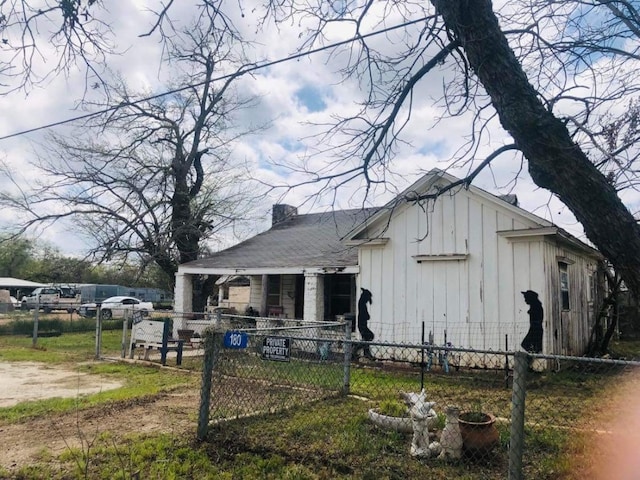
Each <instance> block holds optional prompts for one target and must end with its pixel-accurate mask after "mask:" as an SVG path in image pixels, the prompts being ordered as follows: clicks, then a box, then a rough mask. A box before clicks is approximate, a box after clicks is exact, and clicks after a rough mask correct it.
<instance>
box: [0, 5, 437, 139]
mask: <svg viewBox="0 0 640 480" xmlns="http://www.w3.org/2000/svg"><path fill="white" fill-rule="evenodd" d="M427 19H428V17H423V18H419V19H417V20H411V21H410V22H404V23H401V24H398V25H394V26H392V27H387V28H384V29H382V30H377V31H375V32H370V33H367V34H364V35H358V36H357V37H353V38H350V39H347V40H341V41H339V42H336V43H332V44H330V45H325V46H322V47H318V48H315V49H313V50H309V51H307V52H299V53H296V54H293V55H290V56H288V57H283V58H280V59H277V60H272V61H270V62H265V63H262V64H260V65H251V66H247V67H246V68H241V69H240V70H239V71H237V72H235V73H230V74H227V75H222V76H220V77H217V78H213V79H211V80H205V81H202V82H199V83H192V84H189V85H185V86H184V87H180V88H175V89H173V90H167V91H165V92H162V93H158V94H156V95H151V96H149V97H144V98H141V99H139V100H135V101H133V102H121V103H119V104H118V105H114V106H112V107H108V108H104V109H102V110H98V111H97V112H91V113H87V114H85V115H78V116H76V117H72V118H67V119H65V120H60V121H57V122H53V123H48V124H45V125H40V126H38V127H33V128H29V129H27V130H21V131H19V132H14V133H10V134H9V135H5V136H2V137H0V141H2V140H7V139H9V138H13V137H19V136H22V135H26V134H29V133H33V132H37V131H40V130H46V129H49V128H53V127H58V126H60V125H65V124H67V123H72V122H77V121H78V120H85V119H87V118H91V117H97V116H99V115H102V114H105V113H109V112H112V111H114V110H117V109H119V108H123V107H127V106H130V105H136V104H138V103H143V102H148V101H150V100H155V99H156V98H161V97H165V96H167V95H173V94H175V93H179V92H182V91H185V90H189V89H190V88H194V87H200V86H202V85H205V84H206V83H211V82H218V81H220V80H228V79H230V78H232V77H241V76H243V75H245V74H247V73H251V72H255V71H257V70H261V69H263V68H268V67H272V66H274V65H278V64H280V63H285V62H290V61H292V60H297V59H298V58H302V57H305V56H310V55H313V54H316V53H320V52H322V51H324V50H329V49H332V48H336V47H340V46H342V45H347V44H349V43H352V42H355V41H357V40H364V39H367V38H369V37H374V36H376V35H381V34H383V33H388V32H391V31H393V30H397V29H399V28H404V27H408V26H409V25H413V24H416V23H420V22H424V21H425V20H427Z"/></svg>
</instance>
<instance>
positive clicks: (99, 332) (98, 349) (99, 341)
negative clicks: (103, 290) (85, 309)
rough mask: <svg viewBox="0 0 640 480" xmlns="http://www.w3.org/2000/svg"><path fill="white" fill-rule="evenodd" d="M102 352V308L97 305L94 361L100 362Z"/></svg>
mask: <svg viewBox="0 0 640 480" xmlns="http://www.w3.org/2000/svg"><path fill="white" fill-rule="evenodd" d="M101 350H102V308H101V307H100V305H98V307H97V309H96V357H95V358H96V360H100V352H101Z"/></svg>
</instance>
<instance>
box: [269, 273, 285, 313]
mask: <svg viewBox="0 0 640 480" xmlns="http://www.w3.org/2000/svg"><path fill="white" fill-rule="evenodd" d="M281 278H282V277H281V276H280V275H269V276H268V277H267V307H277V306H279V305H282V303H281V300H280V289H281V281H280V279H281Z"/></svg>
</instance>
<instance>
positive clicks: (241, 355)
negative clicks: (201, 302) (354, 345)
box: [199, 318, 349, 438]
mask: <svg viewBox="0 0 640 480" xmlns="http://www.w3.org/2000/svg"><path fill="white" fill-rule="evenodd" d="M247 321H249V322H255V320H254V319H248V320H247ZM242 323H244V322H243V321H242V319H239V318H236V319H234V325H233V326H232V325H228V327H231V328H233V329H231V330H222V329H218V331H215V332H211V333H210V334H208V335H205V337H204V342H205V360H204V369H203V399H202V405H201V410H200V418H199V432H201V433H200V434H199V436H200V437H201V438H203V437H204V436H205V435H206V430H207V426H208V424H209V423H210V422H213V423H217V422H220V421H223V420H229V419H236V418H241V417H244V416H249V415H258V414H264V413H274V412H278V411H282V410H286V409H288V408H291V407H293V406H296V405H301V404H306V403H311V402H316V401H318V400H322V399H326V398H328V397H335V396H338V395H340V394H341V393H343V392H344V389H345V384H346V385H347V386H348V368H349V362H346V368H347V371H345V353H348V352H345V345H347V344H346V343H345V341H344V335H345V326H344V324H340V323H336V322H302V321H294V320H287V319H262V320H258V323H259V325H258V326H257V327H254V328H245V329H241V328H238V327H242ZM345 378H346V380H345ZM206 396H209V400H208V401H207V399H206V398H204V397H206Z"/></svg>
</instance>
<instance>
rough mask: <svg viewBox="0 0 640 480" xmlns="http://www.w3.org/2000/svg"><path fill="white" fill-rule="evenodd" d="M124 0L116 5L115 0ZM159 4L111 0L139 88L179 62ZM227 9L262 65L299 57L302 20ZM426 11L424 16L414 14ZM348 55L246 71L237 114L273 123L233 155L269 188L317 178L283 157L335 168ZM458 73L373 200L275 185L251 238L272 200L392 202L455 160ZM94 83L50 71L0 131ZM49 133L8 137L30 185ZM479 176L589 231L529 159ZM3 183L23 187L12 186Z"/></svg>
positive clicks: (66, 230) (501, 139) (352, 89)
mask: <svg viewBox="0 0 640 480" xmlns="http://www.w3.org/2000/svg"><path fill="white" fill-rule="evenodd" d="M116 3H117V6H116V5H114V4H116ZM150 3H153V2H142V1H129V2H109V4H110V5H109V8H110V9H111V11H109V15H108V16H107V17H105V18H107V19H108V20H109V22H111V23H112V26H113V30H114V37H113V39H114V42H116V43H117V48H118V49H119V50H120V51H121V52H122V54H121V55H118V56H113V57H109V58H108V59H107V63H108V65H109V68H110V69H111V70H112V71H117V72H120V73H121V75H122V76H123V77H124V78H125V79H126V80H127V82H128V83H129V84H130V85H131V86H132V87H135V88H147V89H151V90H152V91H154V92H158V93H159V92H162V91H164V89H165V88H166V79H167V78H168V77H169V76H170V73H171V67H169V66H166V65H165V66H162V67H159V64H160V59H161V54H162V51H161V44H160V42H159V41H158V38H157V37H156V36H150V37H140V36H139V35H140V34H142V33H144V32H146V31H148V30H149V28H150V25H152V24H153V22H154V21H155V16H154V15H153V14H152V13H151V12H149V11H148V10H147V9H146V8H147V6H148V4H150ZM241 6H242V7H244V8H241ZM225 8H227V14H228V15H229V17H231V18H232V19H233V21H234V22H235V25H236V27H237V28H238V30H240V31H241V33H242V34H243V35H244V36H245V38H247V39H251V40H252V41H253V42H254V43H253V45H252V47H251V48H250V49H248V50H247V51H246V54H247V56H248V57H249V58H250V59H251V60H252V61H254V62H256V63H260V64H262V63H266V62H269V61H275V60H278V59H284V58H287V57H289V56H291V55H292V54H294V53H296V49H297V47H298V46H299V45H300V38H301V36H300V35H301V33H302V32H303V31H304V27H305V24H304V22H302V23H293V22H289V23H284V24H281V25H280V26H279V27H275V26H274V25H273V24H271V23H267V24H262V25H261V24H260V19H261V17H262V15H263V11H262V10H260V9H253V8H250V7H249V6H247V4H242V3H234V2H229V3H227V4H226V5H225ZM193 12H194V8H193V4H192V2H180V5H176V6H174V7H173V10H172V15H174V19H175V21H176V23H177V24H179V23H180V22H186V20H187V19H188V18H189V16H190V15H191V14H192V13H193ZM373 13H374V15H372V18H378V19H380V18H382V16H383V15H385V14H386V13H385V12H379V13H378V14H375V12H373ZM418 15H419V13H416V17H415V18H418ZM399 23H402V19H401V18H400V17H398V18H394V17H393V16H387V17H385V18H384V22H382V23H380V22H379V21H377V22H373V21H372V22H371V25H365V26H363V29H364V30H365V31H376V30H380V29H382V28H384V27H388V26H391V25H394V24H399ZM43 33H44V31H43ZM353 33H354V32H353V29H352V27H350V26H348V25H344V24H337V25H336V26H335V27H331V28H329V29H328V30H327V35H326V38H325V43H327V44H328V43H333V42H338V41H341V40H344V39H348V38H350V37H351V36H352V35H353ZM406 34H407V30H406V29H405V30H403V31H392V32H389V33H387V34H385V35H379V36H376V37H373V38H371V39H370V40H369V41H370V42H371V44H372V45H375V46H377V47H379V48H380V49H384V48H386V47H387V46H388V45H393V44H394V43H395V42H397V41H400V40H402V38H403V35H406ZM41 51H42V54H43V57H44V60H46V61H44V62H40V61H37V63H38V65H37V67H38V68H39V69H40V70H39V71H45V70H47V69H49V68H50V67H51V65H52V62H53V61H54V60H53V59H54V58H55V57H56V52H55V49H53V48H52V47H50V46H49V45H48V44H46V43H43V44H42V45H41ZM349 52H350V50H349V49H348V48H347V47H340V48H337V49H331V50H327V51H324V52H319V53H315V54H312V55H309V56H304V57H301V58H298V59H295V60H292V61H287V62H282V63H278V64H277V65H273V66H270V67H268V68H263V69H260V70H256V71H254V72H253V73H252V74H251V75H246V76H244V77H243V78H242V79H240V80H239V81H238V84H237V89H238V91H240V92H242V94H243V95H245V96H247V97H254V98H255V99H256V102H255V106H254V107H252V108H251V109H250V110H246V111H244V112H242V113H241V114H240V115H238V116H237V117H236V118H235V121H236V122H237V123H238V124H239V125H240V126H246V125H259V124H262V123H269V125H270V126H269V128H267V129H265V130H262V131H260V132H259V133H257V134H255V135H250V136H246V137H242V138H241V139H239V140H238V141H237V142H235V143H234V145H233V151H232V156H233V157H234V158H235V159H237V160H238V161H243V162H248V163H249V164H250V165H251V166H252V167H251V170H252V172H253V173H254V175H255V177H257V178H260V179H261V180H262V181H264V182H265V183H267V184H271V185H284V184H295V183H299V182H301V181H304V180H306V179H307V177H305V176H304V175H302V174H301V173H294V172H291V171H290V170H288V169H286V168H284V167H283V166H282V165H285V164H288V165H301V164H302V163H303V161H307V162H309V166H310V168H312V169H316V170H320V169H322V170H323V171H331V168H332V167H331V165H333V163H331V162H334V161H335V159H333V158H331V157H330V156H329V154H328V153H327V154H326V155H322V154H321V155H315V156H311V154H312V153H314V152H317V151H318V149H319V148H321V147H322V146H323V145H324V144H323V143H321V144H320V145H318V144H317V140H315V139H314V138H310V137H312V136H313V135H314V134H317V133H320V132H321V131H322V129H321V128H320V127H319V126H318V125H320V124H329V123H331V122H333V121H334V119H335V118H336V117H337V116H349V115H350V114H353V113H354V112H356V111H357V109H358V103H359V102H361V101H362V100H363V98H364V97H363V96H364V94H365V90H366V85H363V83H361V82H359V81H358V79H357V78H355V77H352V78H348V79H344V77H343V76H342V75H341V73H340V69H342V68H344V67H345V66H346V65H347V63H346V62H347V61H348V58H349ZM450 78H451V72H450V71H448V70H447V67H446V65H445V66H443V67H442V68H440V69H439V70H437V71H435V72H434V73H432V74H431V75H429V77H428V78H427V80H426V81H424V82H422V83H421V84H420V85H419V87H418V88H417V89H416V92H415V94H414V103H413V108H412V111H411V119H410V122H408V123H407V125H406V127H405V129H404V131H403V132H402V137H401V138H402V140H403V143H402V144H400V145H399V146H398V149H397V153H396V156H395V158H394V160H393V163H392V164H391V165H390V170H391V172H392V174H390V175H389V176H388V177H387V178H388V182H387V183H386V184H385V185H382V186H380V187H378V188H376V189H375V190H373V191H372V192H370V194H369V196H368V197H367V198H366V199H365V198H364V192H365V189H364V188H362V187H363V183H362V181H361V180H360V181H358V180H356V181H354V182H352V183H351V184H349V185H345V186H343V187H341V188H340V189H339V190H338V191H337V192H336V194H335V196H334V194H333V193H334V192H331V194H327V195H324V196H320V197H318V196H315V194H316V193H317V192H318V189H319V186H318V185H317V184H308V185H305V186H303V187H300V188H297V189H294V190H292V191H288V192H285V191H284V190H276V191H274V192H272V194H271V195H270V196H269V197H268V198H267V199H265V200H264V201H262V203H261V205H260V206H259V208H258V210H259V212H261V213H262V220H260V219H259V217H260V216H261V215H258V220H256V221H255V222H253V223H252V225H251V227H250V228H248V229H244V230H243V231H242V235H247V234H249V233H255V232H256V231H261V230H264V229H266V228H268V222H269V220H268V217H267V215H266V212H267V211H268V210H269V208H270V205H271V203H275V202H284V203H288V204H291V205H297V206H301V211H302V212H307V211H310V210H311V211H319V210H326V209H328V208H332V206H333V207H335V208H356V207H359V206H362V205H363V203H366V204H368V205H382V204H384V203H385V202H386V201H388V200H389V199H390V198H392V196H393V195H394V194H396V193H397V192H399V191H401V190H403V189H404V188H406V187H407V186H408V185H410V184H411V183H412V182H413V181H415V180H416V179H417V178H418V177H419V176H420V175H422V174H423V173H424V172H426V171H428V170H430V169H432V168H435V167H437V168H441V169H446V168H448V167H449V165H450V164H451V159H452V158H455V156H456V154H457V152H458V151H459V149H460V147H461V146H462V145H464V144H465V142H466V140H467V138H468V135H469V133H470V128H469V125H470V123H469V122H470V119H469V118H468V117H464V116H463V117H456V118H449V119H445V120H443V121H440V122H435V121H434V119H435V118H437V117H438V116H439V115H441V114H442V110H441V109H438V108H437V107H436V104H437V101H438V99H440V98H441V96H442V88H443V85H444V84H446V83H447V81H448V80H449V79H450ZM84 89H85V72H84V70H83V69H82V67H81V66H79V67H77V68H72V69H71V70H70V71H68V72H66V74H65V73H63V74H59V75H57V76H52V77H51V78H50V79H49V80H47V81H44V82H43V83H42V84H41V85H38V86H34V87H30V88H29V89H28V91H26V92H25V91H24V90H20V91H16V92H12V93H11V94H9V95H5V96H2V97H0V111H2V112H3V114H2V115H0V137H5V136H9V135H12V134H15V133H18V132H22V131H26V130H30V129H34V128H37V127H41V126H45V125H47V124H50V123H55V122H60V121H63V120H66V119H70V118H73V117H75V116H77V115H78V114H80V113H82V112H80V111H79V110H78V109H77V107H78V102H79V101H80V99H81V97H82V95H83V93H84ZM90 93H91V92H90ZM59 128H64V127H59ZM47 131H48V129H44V130H38V131H36V132H33V133H28V134H21V135H18V136H14V137H11V138H6V139H3V140H0V158H2V159H3V160H4V161H5V162H6V163H7V164H8V165H9V166H10V168H11V170H12V172H13V173H14V175H15V176H16V179H18V181H19V182H20V184H21V186H22V188H23V189H25V190H27V189H28V187H29V185H30V184H31V183H32V182H33V181H34V180H35V179H34V175H37V172H35V171H33V169H31V168H29V161H30V159H33V158H34V152H35V151H37V149H38V144H39V143H41V142H43V141H45V138H46V137H45V134H46V132H47ZM490 132H491V133H490V135H487V136H486V141H485V142H484V143H483V144H481V145H480V147H479V149H478V151H477V153H476V160H477V161H478V162H479V161H481V160H482V159H483V158H484V157H485V156H486V155H488V154H490V153H491V152H492V151H493V150H495V149H496V148H498V147H500V146H502V145H504V144H506V143H510V139H509V137H508V136H507V135H505V134H504V132H503V131H502V130H501V129H500V128H499V126H498V125H497V123H495V122H494V123H493V124H492V128H491V130H490ZM333 168H338V167H333ZM468 171H469V166H468V165H467V166H461V167H460V168H453V169H451V170H449V172H450V173H452V174H454V175H458V176H464V175H465V174H466V173H468ZM516 178H517V180H515V179H516ZM475 184H476V185H477V186H479V187H481V188H484V189H486V190H488V191H489V192H491V193H495V194H504V193H515V194H517V196H518V198H519V201H520V206H521V207H523V208H525V209H527V210H529V211H532V212H534V213H536V214H538V215H540V216H542V217H544V218H547V219H550V220H552V221H554V222H555V223H557V224H558V225H560V226H562V227H563V228H566V229H567V230H569V231H570V232H572V233H574V234H576V235H578V236H581V228H580V227H579V225H577V224H576V222H575V220H574V218H573V216H572V215H571V213H570V212H569V211H568V210H567V209H566V208H565V207H563V206H562V205H561V204H560V203H559V202H558V201H556V200H554V199H553V198H552V197H551V196H550V194H549V193H548V192H546V191H543V190H540V189H538V188H537V187H535V185H533V183H532V182H531V180H530V178H529V177H528V175H527V173H526V163H524V164H522V163H521V162H520V160H519V159H517V158H514V157H513V156H511V155H504V156H502V157H499V158H498V159H496V160H495V161H494V162H493V164H492V168H491V169H487V170H486V171H484V172H483V173H482V174H481V175H480V176H479V177H478V178H477V180H476V182H475ZM4 188H13V187H10V186H8V185H7V184H5V185H4ZM285 193H286V195H285ZM309 199H312V201H310V200H309ZM19 220H20V214H19V212H7V211H3V212H0V222H1V225H2V227H3V228H11V227H12V226H14V225H15V224H16V222H19ZM37 233H38V234H39V235H40V236H41V238H42V239H45V240H47V241H49V242H51V243H53V244H54V245H57V246H58V247H59V248H60V249H61V250H62V251H63V252H64V253H68V254H79V253H81V251H82V249H83V248H84V244H83V241H82V239H81V237H78V236H76V235H75V234H74V233H76V232H74V230H73V225H72V224H60V225H55V226H53V227H50V228H47V229H45V230H43V231H40V232H37ZM233 241H235V239H233V238H229V239H226V240H225V242H227V243H229V242H233ZM225 242H223V243H222V244H221V246H222V247H226V246H228V245H226V244H225Z"/></svg>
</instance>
